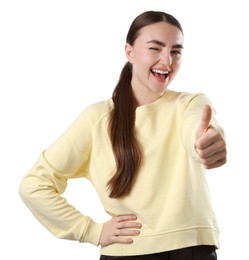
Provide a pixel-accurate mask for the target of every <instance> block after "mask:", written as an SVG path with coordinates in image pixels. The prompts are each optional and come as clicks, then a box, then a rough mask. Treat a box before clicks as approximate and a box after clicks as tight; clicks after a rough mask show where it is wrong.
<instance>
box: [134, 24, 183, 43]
mask: <svg viewBox="0 0 249 260" xmlns="http://www.w3.org/2000/svg"><path fill="white" fill-rule="evenodd" d="M151 40H158V41H161V42H163V43H165V44H166V45H167V44H182V45H183V34H182V32H181V31H180V30H179V29H178V28H177V27H176V26H174V25H171V24H169V23H166V22H159V23H154V24H150V25H147V26H145V27H143V28H142V29H141V30H140V32H139V35H138V37H137V40H136V41H141V42H148V41H151Z"/></svg>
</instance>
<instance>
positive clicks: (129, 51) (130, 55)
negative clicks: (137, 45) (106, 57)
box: [125, 43, 133, 64]
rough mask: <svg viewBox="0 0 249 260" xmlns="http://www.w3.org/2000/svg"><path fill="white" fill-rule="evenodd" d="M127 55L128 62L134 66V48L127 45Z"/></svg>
mask: <svg viewBox="0 0 249 260" xmlns="http://www.w3.org/2000/svg"><path fill="white" fill-rule="evenodd" d="M125 54H126V58H127V60H128V61H129V62H130V63H131V64H132V63H133V47H132V46H131V45H130V44H129V43H126V44H125Z"/></svg>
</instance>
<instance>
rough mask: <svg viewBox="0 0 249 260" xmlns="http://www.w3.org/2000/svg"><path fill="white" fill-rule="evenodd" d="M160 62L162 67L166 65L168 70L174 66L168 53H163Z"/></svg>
mask: <svg viewBox="0 0 249 260" xmlns="http://www.w3.org/2000/svg"><path fill="white" fill-rule="evenodd" d="M160 62H161V64H162V65H164V66H165V65H166V66H167V67H168V68H170V66H171V65H172V57H171V55H170V53H168V52H166V53H165V52H164V53H162V55H161V57H160Z"/></svg>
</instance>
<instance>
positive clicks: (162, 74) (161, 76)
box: [151, 69, 170, 80]
mask: <svg viewBox="0 0 249 260" xmlns="http://www.w3.org/2000/svg"><path fill="white" fill-rule="evenodd" d="M151 72H152V74H153V75H154V76H155V77H156V78H158V79H164V80H165V79H167V78H168V76H169V73H170V72H169V71H166V70H155V69H153V70H151Z"/></svg>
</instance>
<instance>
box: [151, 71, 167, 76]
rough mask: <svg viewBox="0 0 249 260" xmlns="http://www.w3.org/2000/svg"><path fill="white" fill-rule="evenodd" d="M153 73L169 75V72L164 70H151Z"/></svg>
mask: <svg viewBox="0 0 249 260" xmlns="http://www.w3.org/2000/svg"><path fill="white" fill-rule="evenodd" d="M152 71H153V72H155V73H160V74H165V75H166V74H169V72H168V71H164V70H152Z"/></svg>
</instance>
